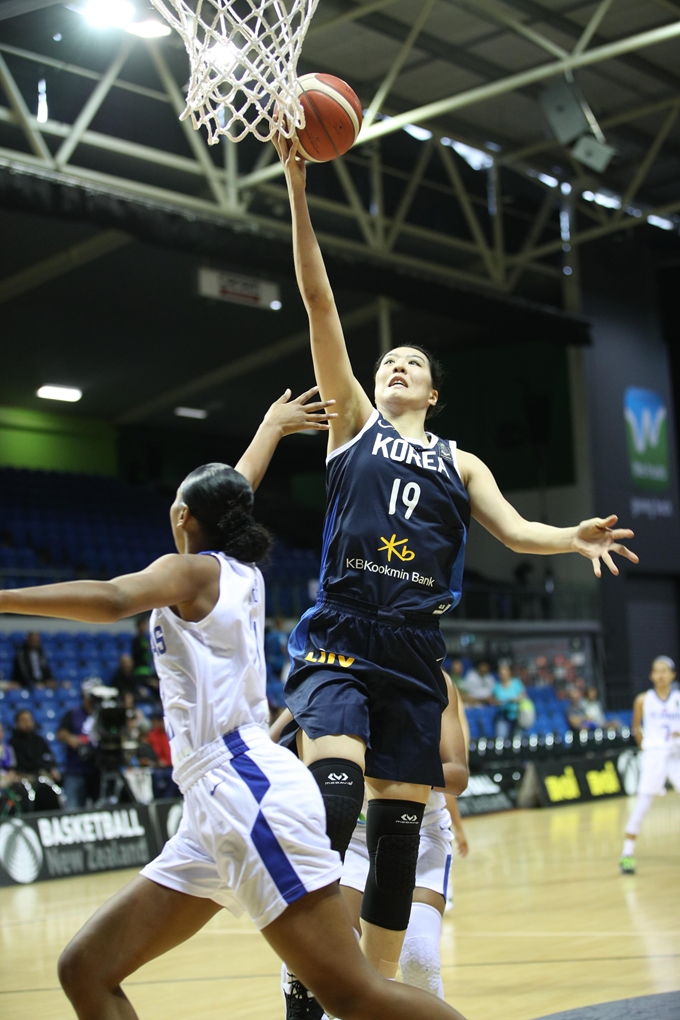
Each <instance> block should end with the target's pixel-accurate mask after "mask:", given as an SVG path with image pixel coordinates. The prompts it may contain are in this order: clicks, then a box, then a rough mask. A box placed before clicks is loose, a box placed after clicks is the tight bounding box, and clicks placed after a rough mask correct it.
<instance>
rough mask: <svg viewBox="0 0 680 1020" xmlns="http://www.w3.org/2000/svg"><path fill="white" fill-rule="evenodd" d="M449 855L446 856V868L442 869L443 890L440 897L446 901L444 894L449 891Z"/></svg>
mask: <svg viewBox="0 0 680 1020" xmlns="http://www.w3.org/2000/svg"><path fill="white" fill-rule="evenodd" d="M451 856H452V855H451V854H447V855H446V867H445V868H444V888H443V890H442V896H443V897H444V899H446V894H447V892H448V889H449V872H450V870H451Z"/></svg>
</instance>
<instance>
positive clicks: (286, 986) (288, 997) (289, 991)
mask: <svg viewBox="0 0 680 1020" xmlns="http://www.w3.org/2000/svg"><path fill="white" fill-rule="evenodd" d="M281 991H282V992H283V998H284V1001H285V1003H286V1020H323V1017H324V1015H325V1014H324V1011H323V1009H322V1008H321V1006H320V1005H319V1003H318V1002H317V1001H316V999H315V998H314V996H313V995H312V993H311V992H308V991H307V989H306V988H305V986H304V985H303V984H302V982H301V981H298V979H297V978H296V977H295V975H294V974H289V973H288V969H287V967H286V965H285V963H283V964H282V965H281Z"/></svg>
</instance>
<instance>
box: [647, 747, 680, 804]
mask: <svg viewBox="0 0 680 1020" xmlns="http://www.w3.org/2000/svg"><path fill="white" fill-rule="evenodd" d="M667 779H669V780H670V782H671V785H672V786H673V787H675V789H676V790H680V747H677V746H676V747H672V748H666V747H648V748H647V749H646V750H644V751H642V753H641V755H640V782H639V785H638V793H643V794H646V795H647V796H648V797H660V796H662V795H663V794H664V793H665V792H666V780H667Z"/></svg>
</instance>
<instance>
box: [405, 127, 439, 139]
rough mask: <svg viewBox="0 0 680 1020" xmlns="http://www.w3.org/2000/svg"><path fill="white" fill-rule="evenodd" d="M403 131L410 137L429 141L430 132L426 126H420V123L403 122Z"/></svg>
mask: <svg viewBox="0 0 680 1020" xmlns="http://www.w3.org/2000/svg"><path fill="white" fill-rule="evenodd" d="M404 131H405V132H406V134H407V135H410V136H411V138H415V139H416V140H417V141H419V142H429V140H430V138H432V132H431V131H428V129H427V128H424V127H421V126H420V124H404Z"/></svg>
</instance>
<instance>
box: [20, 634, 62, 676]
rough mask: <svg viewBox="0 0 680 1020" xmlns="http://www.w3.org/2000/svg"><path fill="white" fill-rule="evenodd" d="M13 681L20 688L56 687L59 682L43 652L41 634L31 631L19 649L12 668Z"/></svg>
mask: <svg viewBox="0 0 680 1020" xmlns="http://www.w3.org/2000/svg"><path fill="white" fill-rule="evenodd" d="M12 680H13V681H14V683H15V684H17V685H18V686H19V687H26V688H28V689H29V690H31V689H32V688H33V687H56V686H57V681H56V680H55V679H54V674H53V673H52V670H51V669H50V664H49V662H48V661H47V656H46V655H45V652H44V651H43V647H42V642H41V640H40V634H37V633H36V632H35V631H31V632H30V633H29V634H27V635H26V640H25V641H24V643H23V644H22V645H20V646H19V647H18V648H17V652H16V655H15V657H14V665H13V666H12Z"/></svg>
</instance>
